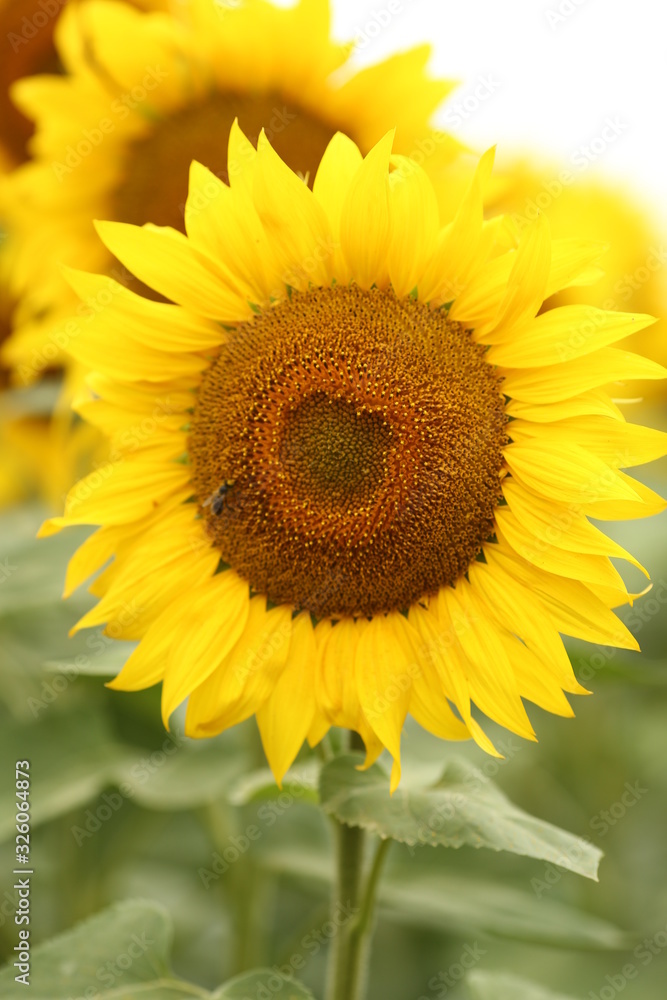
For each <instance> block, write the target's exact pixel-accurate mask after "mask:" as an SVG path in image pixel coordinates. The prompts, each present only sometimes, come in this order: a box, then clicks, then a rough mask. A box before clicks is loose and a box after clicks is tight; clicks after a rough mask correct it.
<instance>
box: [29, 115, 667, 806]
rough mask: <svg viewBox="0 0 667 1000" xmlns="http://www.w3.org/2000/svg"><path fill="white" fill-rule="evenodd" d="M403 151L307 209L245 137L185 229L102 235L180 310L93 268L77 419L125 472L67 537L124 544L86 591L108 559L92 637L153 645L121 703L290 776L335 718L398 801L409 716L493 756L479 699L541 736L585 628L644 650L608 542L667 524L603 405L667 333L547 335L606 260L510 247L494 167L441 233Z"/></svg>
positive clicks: (337, 185)
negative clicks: (253, 738) (649, 522)
mask: <svg viewBox="0 0 667 1000" xmlns="http://www.w3.org/2000/svg"><path fill="white" fill-rule="evenodd" d="M392 139H393V135H392V134H391V133H389V134H388V135H386V136H385V137H383V138H382V139H381V140H380V141H379V142H378V143H377V144H376V145H375V146H374V147H373V148H372V150H371V151H370V152H369V153H368V155H367V156H366V157H365V158H363V156H362V153H361V151H360V149H359V147H358V146H357V145H356V144H355V143H354V142H353V141H352V140H351V139H350V138H348V137H346V136H344V135H342V134H337V135H335V136H334V137H333V139H332V140H331V141H330V143H329V145H328V146H327V149H326V152H325V154H324V156H323V158H322V161H321V164H320V166H319V168H318V170H317V173H316V176H315V180H314V185H313V188H312V190H310V189H309V188H308V187H307V185H306V184H304V183H303V181H302V180H301V179H300V178H299V177H298V176H297V174H295V173H294V172H293V171H291V170H290V169H289V168H288V167H287V165H286V164H285V163H284V162H283V161H282V160H281V159H280V158H279V156H278V155H277V153H276V152H275V151H274V150H273V149H272V147H271V145H270V143H269V142H268V140H267V139H266V138H264V137H260V140H259V145H258V148H257V150H255V148H254V147H253V145H252V144H251V143H250V142H249V141H248V139H247V138H246V137H245V136H244V135H243V133H242V131H241V130H240V128H239V127H238V125H234V126H233V128H232V131H231V135H230V142H229V158H230V161H234V162H237V163H239V165H240V167H239V170H238V172H235V173H234V174H233V176H231V177H230V186H227V185H226V184H225V183H224V182H223V181H221V180H220V179H219V178H217V177H216V176H215V175H214V174H212V173H211V172H210V171H208V170H207V169H206V168H205V167H203V166H201V165H200V164H198V163H193V164H192V169H191V177H190V192H189V197H188V201H187V206H186V211H185V221H186V229H187V236H185V235H183V234H181V233H180V232H178V231H176V230H174V229H170V228H163V227H157V226H144V227H136V226H132V225H128V224H123V223H117V222H105V223H100V224H99V225H98V229H99V232H100V234H101V237H102V239H103V240H104V242H105V244H106V246H107V248H108V249H109V251H110V252H111V253H113V254H115V255H116V256H117V257H118V258H119V260H121V261H122V262H123V264H124V265H125V266H126V267H127V268H129V269H130V270H131V271H132V272H133V273H134V274H136V276H137V277H138V278H139V279H140V280H141V281H142V282H144V283H145V284H146V285H147V286H149V287H151V288H153V289H155V290H156V291H158V292H160V293H161V294H162V295H163V296H165V297H166V298H168V299H170V300H171V302H170V303H164V302H156V301H151V300H149V299H147V298H144V297H141V296H139V295H137V294H135V293H133V292H132V291H130V290H128V289H126V288H125V287H123V286H122V285H121V284H119V283H118V282H116V281H114V280H113V279H110V278H109V277H107V276H95V275H91V274H85V273H82V272H75V271H71V272H70V274H69V278H70V281H71V282H72V285H73V287H74V288H75V289H76V291H77V292H78V294H79V295H80V296H81V298H82V299H83V301H84V302H85V304H86V307H87V309H88V311H89V318H88V320H87V321H86V322H82V323H81V324H80V329H79V330H78V332H77V333H76V336H72V339H71V350H72V351H73V353H74V355H75V357H76V358H77V360H78V361H80V362H81V363H83V364H84V365H86V366H88V367H89V369H91V375H90V377H89V386H90V390H91V394H92V398H91V399H89V400H88V401H85V402H83V403H82V404H81V405H80V412H81V413H82V415H83V416H85V417H86V418H87V419H88V420H90V421H92V422H94V423H95V424H96V426H98V427H100V428H103V429H104V430H105V431H106V433H107V434H108V435H109V436H110V439H111V447H112V450H113V451H114V453H115V461H113V462H112V463H110V464H109V465H108V466H106V467H104V468H100V469H98V470H96V471H95V472H94V473H93V474H92V475H91V476H89V477H88V478H87V479H84V480H83V481H82V482H80V483H78V484H77V485H76V486H75V487H74V488H73V489H72V491H71V492H70V494H69V497H68V500H67V504H66V509H65V514H64V516H62V517H56V518H53V519H52V520H50V521H49V522H47V523H46V525H45V526H44V528H43V533H44V534H49V533H51V532H53V531H57V530H59V529H60V528H61V527H63V526H66V525H73V524H97V525H101V527H100V528H99V530H98V531H97V532H96V533H95V534H93V535H92V536H91V537H90V538H89V539H88V540H87V541H86V543H85V544H84V546H83V547H82V548H81V549H80V550H79V551H78V553H77V554H76V555H75V557H74V558H73V560H72V562H71V564H70V567H69V570H68V576H67V582H66V593H70V592H71V591H72V590H73V589H74V588H75V587H77V586H78V585H79V584H80V583H82V582H83V581H84V580H85V579H87V578H88V577H89V576H90V575H91V574H92V573H94V572H95V571H96V570H98V569H99V568H100V567H102V566H103V565H104V564H106V563H107V562H108V560H109V559H110V558H111V557H112V556H113V557H114V558H113V561H112V562H111V563H110V564H109V565H108V566H107V567H106V568H104V569H103V571H102V573H101V574H100V575H99V576H98V577H97V578H96V579H95V580H94V583H93V585H92V588H91V589H92V591H93V593H94V594H95V595H96V596H98V597H99V598H100V601H99V603H98V604H97V605H96V606H95V607H94V608H93V609H92V610H91V611H90V612H89V613H88V614H86V615H85V616H84V618H83V619H82V620H81V621H80V622H79V623H78V626H77V627H78V628H83V627H87V626H94V625H95V626H96V625H99V624H100V623H106V627H107V630H108V631H109V633H110V634H111V635H114V636H118V637H122V638H125V639H133V640H137V639H139V640H141V641H140V643H139V645H138V647H137V648H136V650H135V651H134V652H133V653H132V655H131V656H130V658H129V659H128V661H127V663H126V665H125V667H124V668H123V669H122V671H121V672H120V674H119V675H118V677H117V678H116V679H115V680H114V681H112V682H111V685H110V686H111V687H112V688H115V689H118V690H126V691H131V690H138V689H141V688H145V687H148V686H151V685H153V684H156V683H158V682H160V681H161V682H162V712H163V717H164V721H165V724H168V720H169V718H170V716H171V714H172V713H173V711H174V710H175V709H176V708H177V706H179V705H180V704H181V703H182V702H183V701H184V700H185V699H186V698H187V699H188V706H187V714H186V723H185V725H186V732H187V733H188V734H189V735H190V736H193V737H203V736H210V735H213V734H215V733H218V732H220V731H221V730H223V729H225V728H226V727H228V726H232V725H234V724H235V723H238V722H241V721H242V720H244V719H247V718H248V717H250V716H252V715H253V714H254V715H256V717H257V722H258V725H259V729H260V733H261V737H262V740H263V743H264V747H265V750H266V754H267V758H268V760H269V763H270V765H271V767H272V769H273V772H274V774H275V776H276V778H277V779H278V780H280V779H281V778H282V776H283V775H284V773H285V771H286V769H287V768H288V767H289V766H290V764H291V763H292V761H293V760H294V758H295V755H296V754H297V752H298V751H299V748H300V746H301V744H302V742H303V740H304V739H305V738H307V739H308V740H309V741H310V743H311V744H315V743H317V742H318V741H319V740H320V739H321V738H322V736H323V735H324V734H325V733H326V731H327V730H328V729H329V727H330V726H342V727H347V728H349V729H351V730H353V731H356V732H357V733H359V734H360V735H361V737H362V738H363V740H364V742H365V745H366V748H367V763H370V762H372V761H373V760H374V759H376V758H377V756H378V754H379V753H380V752H381V751H382V750H383V748H387V749H388V750H389V751H390V753H391V755H392V756H393V759H394V767H393V770H392V787H395V786H396V784H397V782H398V780H399V776H400V738H401V730H402V727H403V723H404V720H405V718H406V715H407V714H408V712H409V713H410V714H411V715H412V716H413V717H414V718H415V719H416V720H417V721H418V722H419V723H420V724H421V725H422V726H423V727H425V728H426V729H427V730H429V731H430V732H432V733H434V734H436V735H437V736H440V737H443V738H445V739H452V740H460V739H467V738H468V737H473V739H475V740H476V741H477V743H478V744H479V745H480V746H481V747H482V748H484V750H486V751H488V752H489V753H491V754H494V753H496V750H495V748H494V746H493V744H492V743H491V740H490V739H489V737H488V736H487V735H486V733H485V732H484V729H483V726H482V724H481V723H480V721H479V719H478V717H477V714H476V713H475V714H474V713H473V707H474V706H476V709H477V710H479V711H480V712H481V713H484V714H485V715H486V716H487V717H488V718H490V719H493V720H494V721H495V722H497V723H500V724H501V725H503V726H506V727H507V728H508V729H510V730H512V731H513V732H514V733H517V734H519V735H521V736H523V737H526V738H528V739H533V738H534V733H533V729H532V726H531V723H530V721H529V719H528V715H527V713H526V709H525V707H524V704H523V700H524V699H527V700H529V701H532V702H534V703H536V704H537V705H539V706H541V707H542V708H544V709H546V710H548V711H550V712H554V713H556V714H559V715H564V716H569V715H572V714H573V713H572V710H571V707H570V705H569V703H568V701H567V699H566V697H565V695H564V693H563V692H571V693H577V692H578V693H582V692H583V688H581V687H580V685H579V684H578V682H577V680H576V679H575V676H574V674H573V671H572V668H571V666H570V662H569V660H568V657H567V655H566V652H565V648H564V646H563V643H562V640H561V637H560V633H564V634H566V635H570V636H576V637H579V638H581V639H584V640H588V641H590V642H596V643H604V644H605V645H613V646H620V647H623V648H628V649H637V643H636V641H635V639H634V638H633V636H632V635H631V634H630V633H629V632H628V630H627V629H626V628H625V626H624V625H623V624H622V622H621V621H620V620H619V619H618V618H617V617H616V615H614V613H613V612H612V610H611V608H612V607H615V606H617V605H620V604H623V603H627V602H628V601H631V600H632V596H633V595H631V594H629V593H628V590H627V589H626V585H625V583H624V582H623V579H622V578H621V576H620V575H619V573H618V571H617V570H616V569H615V568H614V566H613V565H612V563H611V561H610V557H615V558H620V559H624V560H626V561H628V562H630V563H632V564H633V565H635V566H638V564H637V563H636V561H635V560H634V559H633V558H632V556H631V555H629V554H628V553H627V552H625V551H624V550H623V549H622V548H620V546H619V545H617V544H616V543H615V542H613V541H611V540H610V539H609V538H607V537H606V536H605V535H604V534H603V533H602V532H601V531H600V530H598V528H596V527H594V526H593V525H592V524H591V523H590V521H589V520H588V518H589V517H590V516H592V517H595V518H601V519H614V520H616V519H619V518H626V517H628V518H631V517H641V516H645V515H648V514H652V513H655V512H657V511H659V510H662V509H663V506H664V504H663V503H662V501H661V500H660V498H659V497H657V496H656V495H655V494H654V493H652V491H650V490H649V489H648V488H647V487H645V486H643V485H642V484H641V483H638V482H635V481H633V480H632V479H631V478H630V477H629V476H627V475H626V474H625V473H624V472H622V471H621V468H622V467H624V466H632V465H635V464H638V463H642V462H645V461H648V460H650V459H653V458H654V457H656V456H658V455H660V454H662V453H663V452H664V451H665V440H666V439H667V436H666V435H664V434H661V433H660V432H658V431H654V430H650V429H647V428H643V427H638V426H632V425H630V424H627V423H626V422H625V421H624V419H623V416H622V414H621V413H620V411H619V409H618V408H617V406H616V405H614V403H612V402H611V400H610V399H609V398H608V397H607V396H606V395H605V393H604V392H603V391H601V389H600V388H599V386H600V385H602V384H604V383H606V382H608V381H609V380H611V379H618V378H621V377H623V378H624V377H643V378H661V377H663V375H664V370H663V369H662V368H661V366H660V365H658V364H656V363H655V362H652V361H648V360H645V359H644V358H642V357H639V356H636V355H633V354H630V353H627V352H625V351H619V350H617V349H615V348H614V347H611V346H609V345H611V344H613V343H614V341H616V340H618V339H619V338H621V337H623V336H625V335H626V334H627V332H628V330H630V329H639V328H640V327H642V326H647V325H648V324H649V323H651V322H652V319H651V318H650V317H648V316H643V315H639V314H637V315H633V314H624V313H619V312H603V311H601V310H598V309H596V308H593V307H590V306H577V305H570V306H565V307H561V308H556V309H551V310H549V311H547V312H544V313H543V314H541V315H538V311H539V310H540V308H541V307H542V304H543V301H544V299H545V298H546V297H548V296H550V295H552V294H553V293H555V292H556V291H558V290H559V289H561V288H563V287H567V286H570V285H576V284H579V283H582V282H585V281H587V280H589V279H591V278H594V277H595V275H596V274H597V267H596V260H597V258H598V257H599V255H600V252H601V251H600V246H599V244H591V243H588V242H586V241H580V240H576V239H566V240H554V241H553V242H552V241H551V237H550V233H549V228H548V224H547V222H546V220H545V217H544V216H541V217H540V218H539V219H538V220H537V221H536V222H535V223H534V224H531V225H530V226H528V227H526V228H525V230H524V232H523V234H522V238H521V241H520V243H519V245H518V247H514V246H512V241H511V227H510V229H509V230H508V227H507V225H506V224H505V222H504V221H503V220H502V219H500V220H497V221H496V222H494V223H484V222H483V207H482V206H483V192H484V186H485V183H486V180H487V178H488V176H489V173H490V170H491V165H492V160H493V153H492V152H490V153H488V154H486V155H485V156H484V157H483V158H482V160H481V161H480V164H479V166H478V169H477V171H476V174H475V177H474V180H473V182H472V185H471V187H470V190H469V191H468V193H467V194H466V196H465V197H464V198H463V200H462V202H461V204H460V206H459V209H458V211H457V213H456V216H455V218H454V220H453V222H452V223H451V224H449V225H447V226H444V227H442V226H441V225H440V224H439V221H438V209H437V205H436V196H435V193H434V190H433V187H432V184H431V182H430V181H429V179H428V178H427V176H426V174H425V173H424V172H423V171H422V169H421V168H419V167H418V166H416V165H415V164H414V163H413V162H412V161H411V160H410V159H409V158H407V157H403V156H400V155H393V154H392V151H391V150H392ZM508 234H509V235H508ZM172 303H173V304H172ZM109 344H113V345H114V348H113V350H110V349H109Z"/></svg>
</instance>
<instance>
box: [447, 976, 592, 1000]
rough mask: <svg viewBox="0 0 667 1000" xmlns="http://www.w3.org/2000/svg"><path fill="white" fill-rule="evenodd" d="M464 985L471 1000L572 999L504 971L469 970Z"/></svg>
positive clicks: (572, 999) (572, 998)
mask: <svg viewBox="0 0 667 1000" xmlns="http://www.w3.org/2000/svg"><path fill="white" fill-rule="evenodd" d="M466 985H467V987H468V992H469V994H470V997H471V1000H574V997H571V996H567V997H566V996H565V995H564V994H563V993H552V992H551V990H545V989H544V988H543V987H542V986H537V985H536V984H535V983H529V982H528V980H526V979H520V978H519V977H518V976H512V975H510V974H509V973H506V972H479V971H475V972H471V973H470V975H469V976H468V978H467V980H466Z"/></svg>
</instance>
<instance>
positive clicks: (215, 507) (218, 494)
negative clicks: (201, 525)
mask: <svg viewBox="0 0 667 1000" xmlns="http://www.w3.org/2000/svg"><path fill="white" fill-rule="evenodd" d="M230 486H231V483H223V484H222V486H219V487H218V489H217V490H216V491H215V493H213V494H212V495H211V496H210V497H209V498H208V500H204V503H203V504H202V507H210V508H211V513H213V514H215V516H216V517H220V515H221V514H222V508H223V507H224V505H225V497H226V496H227V490H228V489H229V487H230Z"/></svg>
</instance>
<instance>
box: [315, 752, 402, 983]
mask: <svg viewBox="0 0 667 1000" xmlns="http://www.w3.org/2000/svg"><path fill="white" fill-rule="evenodd" d="M355 737H356V734H355V733H352V734H351V740H350V743H351V747H350V748H351V749H359V743H360V741H359V739H358V738H355ZM362 745H363V744H362ZM333 823H334V829H335V837H336V883H335V889H334V895H333V900H332V914H331V915H332V922H333V924H334V925H335V926H336V927H337V928H338V933H337V935H336V937H335V938H334V939H333V941H332V943H331V953H330V955H329V968H328V974H327V990H326V1000H364V998H365V996H366V988H367V980H368V963H369V958H370V946H371V941H372V937H373V928H374V919H373V918H374V915H375V898H376V894H377V887H378V884H379V881H380V875H381V874H382V868H383V865H384V861H385V858H386V856H387V852H388V850H389V847H390V845H391V841H390V840H381V841H379V843H378V845H377V847H376V850H375V854H374V857H373V861H372V864H371V866H370V870H369V872H368V874H367V875H366V877H365V878H364V874H363V869H364V848H365V842H366V835H365V831H364V830H362V829H361V828H360V827H354V826H347V825H346V824H345V823H340V822H338V821H337V820H334V821H333Z"/></svg>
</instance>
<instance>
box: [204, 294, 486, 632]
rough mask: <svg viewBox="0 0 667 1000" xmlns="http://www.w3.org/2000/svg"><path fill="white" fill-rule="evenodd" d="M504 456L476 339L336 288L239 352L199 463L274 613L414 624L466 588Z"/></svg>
mask: <svg viewBox="0 0 667 1000" xmlns="http://www.w3.org/2000/svg"><path fill="white" fill-rule="evenodd" d="M505 443H506V416H505V409H504V399H503V395H502V392H501V388H500V379H499V377H498V375H497V374H496V372H495V369H494V368H493V367H492V366H491V365H489V364H488V363H487V362H486V361H485V358H484V349H483V348H482V347H481V346H480V345H478V344H476V343H475V341H474V340H473V339H472V336H471V334H470V331H467V330H465V329H464V328H463V327H462V326H461V325H460V324H458V323H454V322H451V321H450V320H448V319H447V315H446V313H445V312H444V311H443V310H431V309H429V307H428V306H427V305H426V304H424V303H421V302H418V301H416V300H413V299H410V298H401V299H399V298H397V297H396V296H395V295H394V294H393V292H391V291H381V290H378V289H371V290H370V291H364V290H362V289H360V288H358V287H356V286H351V287H340V286H333V287H330V288H319V289H315V290H312V291H309V292H304V293H296V292H295V293H293V294H292V296H291V298H290V299H289V300H287V301H284V302H282V303H281V304H279V305H277V306H275V307H274V308H273V309H271V310H270V311H267V312H266V313H263V314H262V315H261V316H258V317H257V318H255V319H253V320H252V321H251V322H249V323H247V324H244V325H243V326H240V327H238V328H237V329H236V330H235V331H233V332H232V333H231V334H230V336H229V339H228V341H227V343H225V344H224V345H223V347H222V349H221V352H220V355H219V356H218V358H217V359H216V360H215V362H214V363H213V364H212V365H211V366H210V368H209V369H208V371H207V372H206V373H205V375H204V379H203V383H202V386H201V389H200V392H199V398H198V403H197V407H196V411H195V416H194V422H193V428H192V432H191V435H190V439H189V451H190V455H191V460H192V465H193V480H194V484H195V490H196V495H197V498H198V501H199V504H200V509H201V513H202V516H203V517H204V519H205V523H206V530H207V532H208V534H209V536H210V538H211V539H212V541H213V543H214V544H215V545H216V546H217V547H218V548H219V550H220V553H221V556H222V559H223V560H224V561H225V562H226V563H228V564H229V565H230V566H232V567H233V568H234V569H235V570H236V571H237V572H238V573H239V574H240V575H241V576H243V577H244V578H245V579H247V580H248V582H249V583H250V585H251V587H252V588H253V589H254V590H255V591H257V592H258V593H262V594H265V595H266V596H267V597H268V598H269V600H270V601H272V602H274V603H276V604H285V603H286V604H291V605H293V606H294V607H296V608H303V609H305V610H308V611H310V612H311V613H312V614H313V615H315V616H317V617H332V618H339V617H342V616H345V615H365V616H371V615H374V614H378V613H381V612H387V611H393V610H403V609H406V608H407V607H409V606H410V605H411V604H413V603H414V602H415V601H417V600H419V599H420V598H421V597H423V596H425V595H427V594H432V593H435V592H436V591H437V590H438V589H439V588H440V587H442V586H444V585H446V584H451V583H453V582H454V581H455V580H456V579H458V578H459V577H460V576H461V574H463V573H465V571H466V570H467V568H468V566H469V565H470V563H471V562H472V561H473V560H474V559H475V557H476V556H477V554H478V553H479V551H480V549H481V547H482V544H483V543H484V541H485V540H486V539H487V538H488V537H489V535H490V533H491V532H492V530H493V514H494V510H495V508H496V506H497V504H498V501H499V499H500V495H501V494H500V472H501V468H502V463H503V459H502V448H503V445H504V444H505ZM214 495H217V496H218V498H219V500H218V502H217V503H216V504H215V510H213V509H212V505H211V503H210V498H211V497H213V496H214Z"/></svg>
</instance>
